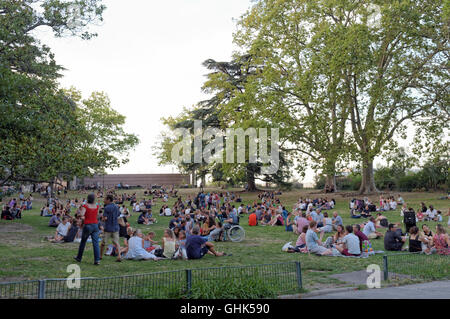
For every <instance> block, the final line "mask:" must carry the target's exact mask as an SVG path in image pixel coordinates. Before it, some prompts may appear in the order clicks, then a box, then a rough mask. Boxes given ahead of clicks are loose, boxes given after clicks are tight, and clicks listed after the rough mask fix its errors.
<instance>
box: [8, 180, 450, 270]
mask: <svg viewBox="0 0 450 319" xmlns="http://www.w3.org/2000/svg"><path fill="white" fill-rule="evenodd" d="M176 194H177V192H176V191H175V190H174V189H173V188H172V189H165V188H158V189H152V188H148V189H147V190H145V192H144V195H143V196H142V197H141V198H138V195H137V193H130V194H128V193H120V194H119V193H118V192H116V190H115V189H110V190H103V189H99V190H97V192H96V194H94V193H91V194H89V195H88V196H87V198H86V199H82V198H74V199H67V200H59V199H57V198H51V197H48V198H47V203H46V204H45V205H44V206H43V207H42V209H41V216H43V217H48V218H49V221H48V226H49V227H54V228H55V232H54V234H52V236H49V237H47V239H48V240H50V241H51V242H54V243H63V242H79V243H80V246H79V253H78V255H77V257H75V259H76V260H77V261H81V259H82V255H83V252H84V249H85V246H86V243H87V242H92V244H93V246H94V259H95V264H99V262H100V260H101V259H102V257H103V256H104V255H105V253H106V255H110V256H115V257H116V258H117V261H121V260H123V259H139V260H161V259H197V258H201V257H203V256H204V255H205V254H212V255H215V256H223V255H225V254H224V253H222V252H217V251H216V250H215V248H214V242H215V241H223V240H226V237H227V230H228V229H229V228H230V227H232V226H233V225H238V224H239V220H240V216H242V215H248V225H249V226H252V227H253V226H284V228H285V230H286V231H287V232H293V233H295V234H297V235H298V238H297V241H296V243H295V245H289V246H288V247H287V251H289V252H301V253H313V254H318V255H328V256H361V255H363V254H364V253H373V250H372V242H371V241H373V240H377V239H380V238H384V239H383V240H384V249H385V250H386V251H401V250H408V251H410V252H423V253H426V254H432V253H438V254H441V255H448V254H449V244H450V241H449V236H448V234H447V232H446V229H445V227H443V226H442V225H441V224H437V225H435V229H434V230H431V228H430V227H429V226H428V225H427V224H423V225H422V226H421V229H419V228H418V226H417V223H418V222H442V221H443V216H444V214H443V213H442V212H440V211H438V210H436V209H435V208H434V207H433V205H428V206H427V205H425V203H421V206H420V207H419V208H418V209H417V211H414V209H412V208H410V207H408V206H407V204H406V203H405V201H404V200H403V198H402V197H401V196H400V195H398V197H397V199H395V198H394V197H393V196H389V197H386V198H384V197H382V196H380V201H379V203H378V204H379V205H375V204H374V203H373V202H371V201H370V199H368V198H364V199H362V200H360V199H353V200H351V201H350V205H349V208H350V217H352V218H365V219H366V220H365V221H364V222H362V223H354V224H349V225H344V222H343V218H342V216H340V215H339V213H338V212H337V211H336V210H334V208H335V206H336V201H335V200H334V199H329V198H327V197H320V198H315V199H312V198H300V199H299V200H298V202H297V203H296V204H295V205H293V207H292V210H291V211H289V210H288V209H287V207H286V206H285V205H283V203H282V202H281V200H280V198H279V195H281V192H273V191H265V192H261V193H259V194H258V195H257V198H258V200H256V201H254V202H253V203H252V204H249V205H245V204H244V203H242V199H241V197H240V195H239V194H236V193H234V192H225V191H222V192H204V191H200V192H199V193H198V194H197V195H195V196H191V195H188V196H187V197H186V198H184V199H183V198H182V197H176V198H177V199H176V200H175V202H174V203H173V204H171V205H169V198H170V197H173V196H174V195H176ZM139 197H140V196H139ZM100 199H103V203H100V202H99V201H100ZM157 202H162V206H161V208H160V209H159V216H169V217H171V218H170V221H169V223H168V225H167V229H166V230H165V231H164V236H163V237H162V238H161V239H160V240H157V239H155V233H154V232H148V233H147V234H144V233H143V232H142V230H141V229H139V228H132V227H131V226H130V223H129V220H130V218H132V216H133V215H135V216H136V217H135V218H137V220H136V221H137V224H138V225H153V224H156V223H157V222H158V221H157V219H158V217H157V216H155V215H154V214H153V212H152V209H153V208H154V207H155V205H156V203H157ZM32 204H33V197H32V196H31V195H30V196H28V197H26V196H25V195H24V194H23V193H20V194H19V198H18V199H15V198H13V199H11V200H10V201H8V202H7V203H6V204H5V205H3V208H2V219H14V218H21V215H22V211H24V210H29V209H32V207H33V206H32ZM397 207H401V209H400V215H401V217H402V218H403V221H402V223H391V222H389V220H388V215H384V214H386V213H388V212H390V211H393V210H396V209H397ZM446 216H450V209H449V211H448V212H447V214H446ZM403 225H404V226H405V231H403V229H402V226H403ZM449 226H450V220H449ZM381 229H385V230H386V232H382V231H381ZM326 234H328V235H327V239H326V240H324V237H325V235H326Z"/></svg>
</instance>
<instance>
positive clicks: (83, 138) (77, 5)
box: [0, 0, 138, 185]
mask: <svg viewBox="0 0 450 319" xmlns="http://www.w3.org/2000/svg"><path fill="white" fill-rule="evenodd" d="M104 9H105V6H104V5H102V4H101V1H99V0H89V1H88V0H78V1H58V0H45V1H37V0H26V1H1V4H0V106H1V107H0V140H1V141H2V142H1V144H0V185H3V184H11V183H15V182H35V183H37V182H52V181H54V179H55V178H71V177H73V176H75V175H78V176H86V175H90V174H93V173H96V172H100V171H104V170H105V169H106V168H113V167H117V166H118V165H120V164H121V163H124V162H125V161H126V160H125V161H120V160H119V159H118V158H119V156H121V155H123V154H126V152H127V151H128V150H130V149H131V148H133V147H134V146H135V145H136V144H137V142H138V140H137V138H136V136H134V135H131V134H126V133H125V132H124V131H123V125H124V122H125V118H124V117H123V116H122V115H120V114H118V113H117V112H115V111H114V110H113V109H112V108H111V107H110V102H109V100H108V98H107V96H106V95H105V94H102V93H93V94H92V96H91V97H90V98H89V99H87V100H83V101H82V100H81V93H80V92H77V91H75V90H74V89H71V90H61V89H60V88H59V87H58V83H57V80H58V78H59V77H60V71H61V70H63V67H62V66H60V65H57V64H56V62H55V59H54V55H53V54H52V52H51V51H50V48H48V47H47V46H45V45H43V44H41V43H40V41H39V40H38V39H37V38H36V36H35V33H34V31H36V30H38V29H39V28H50V29H51V30H52V31H53V33H54V35H55V36H57V37H62V36H79V37H81V38H83V39H90V38H92V37H93V36H95V35H96V34H95V33H92V32H90V31H89V25H91V24H93V23H96V22H100V21H102V19H103V18H102V14H103V11H104Z"/></svg>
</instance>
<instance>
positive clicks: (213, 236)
mask: <svg viewBox="0 0 450 319" xmlns="http://www.w3.org/2000/svg"><path fill="white" fill-rule="evenodd" d="M221 240H223V225H222V223H221V222H217V224H216V227H215V228H214V229H213V230H212V231H211V233H210V234H209V241H221Z"/></svg>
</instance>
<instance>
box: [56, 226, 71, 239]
mask: <svg viewBox="0 0 450 319" xmlns="http://www.w3.org/2000/svg"><path fill="white" fill-rule="evenodd" d="M69 227H70V223H66V224H65V225H64V224H63V223H59V225H58V227H56V231H57V232H58V234H60V235H61V236H66V235H67V232H68V231H69Z"/></svg>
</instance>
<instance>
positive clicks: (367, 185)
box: [359, 159, 379, 195]
mask: <svg viewBox="0 0 450 319" xmlns="http://www.w3.org/2000/svg"><path fill="white" fill-rule="evenodd" d="M362 164H363V165H362V180H361V187H360V188H359V193H360V194H361V195H362V194H364V195H369V194H374V193H378V192H379V191H378V189H377V187H376V186H375V178H374V174H373V160H369V159H364V160H363V163H362Z"/></svg>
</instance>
